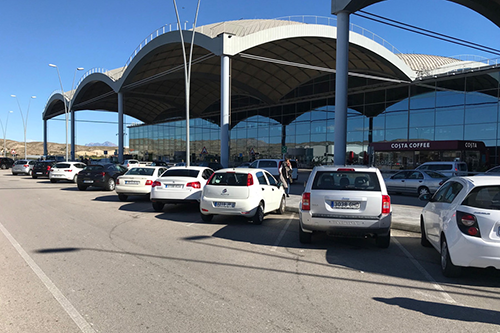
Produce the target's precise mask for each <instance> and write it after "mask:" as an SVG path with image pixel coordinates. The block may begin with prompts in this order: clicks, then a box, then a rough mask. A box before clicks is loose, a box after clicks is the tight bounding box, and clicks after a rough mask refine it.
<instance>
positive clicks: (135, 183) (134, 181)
mask: <svg viewBox="0 0 500 333" xmlns="http://www.w3.org/2000/svg"><path fill="white" fill-rule="evenodd" d="M125 184H128V185H139V181H136V180H126V181H125Z"/></svg>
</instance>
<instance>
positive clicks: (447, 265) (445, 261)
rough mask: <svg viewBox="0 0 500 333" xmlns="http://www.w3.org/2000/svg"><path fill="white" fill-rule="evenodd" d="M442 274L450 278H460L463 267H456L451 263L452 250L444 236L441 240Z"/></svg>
mask: <svg viewBox="0 0 500 333" xmlns="http://www.w3.org/2000/svg"><path fill="white" fill-rule="evenodd" d="M441 272H442V273H443V275H444V276H446V277H450V278H453V277H458V276H460V274H462V267H459V266H455V265H454V264H453V263H452V262H451V257H450V250H449V249H448V243H447V242H446V238H445V237H444V236H443V239H442V240H441Z"/></svg>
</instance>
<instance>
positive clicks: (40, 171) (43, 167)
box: [31, 161, 56, 179]
mask: <svg viewBox="0 0 500 333" xmlns="http://www.w3.org/2000/svg"><path fill="white" fill-rule="evenodd" d="M55 164H56V161H38V162H35V165H34V166H33V170H32V171H31V177H32V178H33V179H37V178H38V177H46V178H49V173H50V170H51V169H52V167H53V166H54V165H55Z"/></svg>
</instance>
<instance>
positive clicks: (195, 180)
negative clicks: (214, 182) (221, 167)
mask: <svg viewBox="0 0 500 333" xmlns="http://www.w3.org/2000/svg"><path fill="white" fill-rule="evenodd" d="M213 173H214V171H213V170H212V169H210V168H206V167H198V166H190V167H185V166H180V167H171V168H169V169H168V170H167V171H165V173H163V174H162V175H161V177H160V178H158V179H156V180H155V181H154V182H153V185H152V187H151V197H150V198H151V202H152V203H153V209H154V210H155V211H157V212H160V211H162V210H163V207H164V206H165V204H167V203H174V204H175V203H189V202H199V201H200V197H201V191H202V190H203V187H204V186H205V184H206V183H207V180H208V179H209V178H210V176H211V175H212V174H213Z"/></svg>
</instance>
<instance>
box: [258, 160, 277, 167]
mask: <svg viewBox="0 0 500 333" xmlns="http://www.w3.org/2000/svg"><path fill="white" fill-rule="evenodd" d="M277 166H278V164H277V163H276V161H260V163H259V168H276V167H277Z"/></svg>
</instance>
